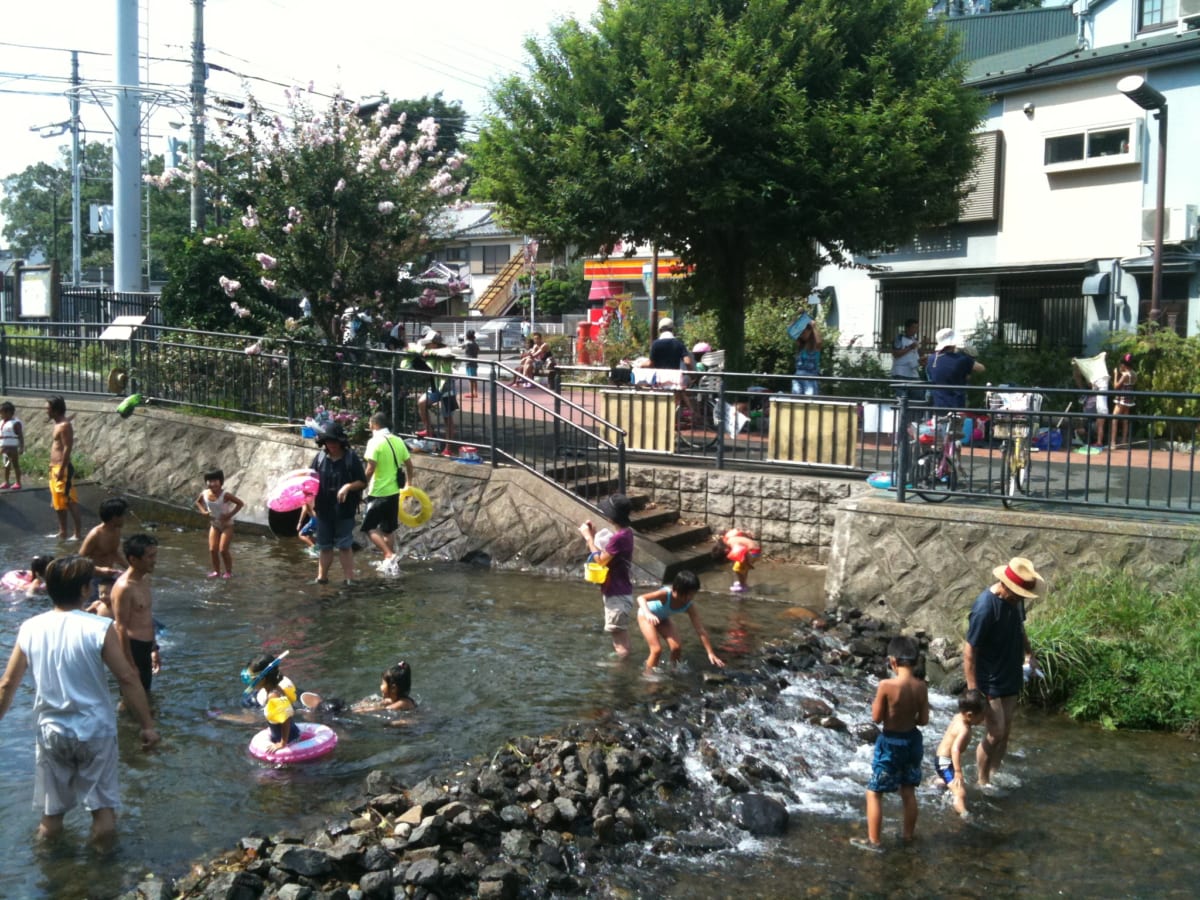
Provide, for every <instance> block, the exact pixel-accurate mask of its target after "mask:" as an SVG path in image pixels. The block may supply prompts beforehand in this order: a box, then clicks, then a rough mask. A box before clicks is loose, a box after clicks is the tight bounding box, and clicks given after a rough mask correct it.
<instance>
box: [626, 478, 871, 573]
mask: <svg viewBox="0 0 1200 900" xmlns="http://www.w3.org/2000/svg"><path fill="white" fill-rule="evenodd" d="M628 481H629V487H630V488H631V489H636V490H638V491H642V492H645V493H648V494H649V495H650V497H651V499H652V500H653V501H654V502H655V503H656V504H658V505H659V506H663V507H667V508H671V509H678V510H679V512H680V517H681V519H682V520H683V521H684V522H689V523H701V522H703V523H704V524H707V525H708V526H710V527H711V528H712V530H713V532H714V533H720V532H722V531H725V530H726V529H728V528H741V529H742V530H744V531H749V532H750V533H751V534H753V535H754V536H755V537H757V538H758V540H759V542H760V543H761V544H762V545H763V551H764V552H765V553H766V555H767V556H770V557H772V558H775V559H782V560H788V561H791V562H798V563H811V564H824V563H826V562H828V561H829V553H830V548H831V546H832V543H833V534H834V526H835V524H836V520H837V510H838V505H839V504H840V503H842V502H843V501H844V500H846V499H847V498H848V497H851V496H854V495H857V494H861V493H866V492H869V491H870V488H868V487H867V486H866V485H865V484H863V483H862V482H861V481H850V480H848V479H845V478H816V477H811V476H801V475H764V474H759V473H755V472H716V471H710V470H707V469H676V468H668V467H666V466H630V467H629V473H628Z"/></svg>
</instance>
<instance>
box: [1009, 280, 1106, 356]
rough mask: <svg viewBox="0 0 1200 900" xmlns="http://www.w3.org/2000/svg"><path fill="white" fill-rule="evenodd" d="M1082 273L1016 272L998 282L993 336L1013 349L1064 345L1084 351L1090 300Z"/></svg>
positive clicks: (1067, 347)
mask: <svg viewBox="0 0 1200 900" xmlns="http://www.w3.org/2000/svg"><path fill="white" fill-rule="evenodd" d="M1082 282H1083V278H1082V274H1081V273H1078V272H1072V273H1071V274H1068V275H1058V274H1054V275H1049V274H1048V275H1014V276H1007V277H1002V278H1000V279H999V280H998V281H997V283H996V299H997V301H998V302H997V309H996V313H997V321H996V323H995V328H996V331H995V333H994V334H993V339H994V340H995V341H996V342H997V343H999V344H1003V345H1004V346H1005V347H1008V348H1010V349H1014V350H1045V349H1049V348H1052V347H1062V348H1064V349H1068V350H1070V351H1071V352H1072V353H1078V352H1082V350H1083V337H1084V331H1085V330H1086V326H1087V301H1086V299H1085V298H1084V296H1083V293H1082V291H1081V290H1080V285H1081V284H1082Z"/></svg>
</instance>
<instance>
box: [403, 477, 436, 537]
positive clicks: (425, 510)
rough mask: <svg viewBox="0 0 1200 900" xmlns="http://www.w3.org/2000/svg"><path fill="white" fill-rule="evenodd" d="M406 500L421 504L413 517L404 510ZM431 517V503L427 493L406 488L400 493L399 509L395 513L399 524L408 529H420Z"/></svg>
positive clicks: (414, 488)
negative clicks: (419, 509)
mask: <svg viewBox="0 0 1200 900" xmlns="http://www.w3.org/2000/svg"><path fill="white" fill-rule="evenodd" d="M406 500H416V501H417V502H418V503H420V504H421V511H420V512H419V513H417V514H416V515H415V516H414V515H411V514H409V513H408V512H407V511H406V510H405V508H404V502H405V501H406ZM432 516H433V501H432V500H430V499H429V495H428V494H427V493H425V492H424V491H423V490H421V489H420V488H418V487H406V488H404V489H403V490H402V491H400V509H399V511H398V512H397V513H396V518H398V519H399V520H400V522H401V524H403V525H407V526H408V527H409V528H420V527H421V526H422V525H424V524H425V523H426V522H428V521H429V519H430V517H432Z"/></svg>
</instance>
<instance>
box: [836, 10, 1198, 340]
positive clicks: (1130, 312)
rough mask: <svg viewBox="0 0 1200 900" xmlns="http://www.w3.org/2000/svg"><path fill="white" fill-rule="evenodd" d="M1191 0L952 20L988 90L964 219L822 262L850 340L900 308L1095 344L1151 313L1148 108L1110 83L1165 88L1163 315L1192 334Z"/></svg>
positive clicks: (1153, 146)
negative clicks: (850, 261)
mask: <svg viewBox="0 0 1200 900" xmlns="http://www.w3.org/2000/svg"><path fill="white" fill-rule="evenodd" d="M1197 26H1200V0H1094V2H1089V0H1076V2H1075V3H1074V4H1073V5H1072V6H1070V7H1067V8H1061V9H1041V10H1029V11H1022V12H1011V13H992V14H988V15H977V16H968V17H964V18H961V19H954V20H951V21H950V23H949V27H951V28H953V29H956V30H959V31H961V32H962V33H963V36H964V52H965V53H967V55H968V57H969V58H970V59H971V60H972V61H971V63H970V69H969V75H968V79H967V83H968V84H970V85H972V86H974V87H976V88H978V89H979V90H980V91H982V92H984V93H985V94H986V95H988V96H989V97H990V98H991V104H990V106H989V108H988V111H987V114H986V117H985V121H984V123H983V125H982V127H981V129H980V134H979V141H980V144H981V147H982V149H983V154H982V157H981V161H980V165H979V167H978V171H977V178H976V179H975V183H974V185H973V188H972V191H971V194H970V196H969V197H968V199H967V201H966V202H965V203H964V206H963V213H962V215H961V217H960V219H959V220H958V221H957V222H955V223H953V224H951V225H948V226H946V227H944V228H941V229H937V230H935V231H930V232H925V233H922V234H920V235H918V236H917V237H915V238H914V239H913V240H912V241H911V242H909V243H908V244H906V245H904V246H902V247H898V248H894V249H891V250H890V251H886V252H880V253H879V254H878V255H871V256H869V257H860V258H858V259H856V262H858V263H861V264H864V265H868V266H871V267H873V268H874V269H875V271H872V272H867V271H865V270H862V269H853V270H837V269H826V270H825V271H823V272H822V273H821V275H820V280H819V282H818V283H819V284H820V285H821V286H833V287H835V288H836V290H837V296H838V325H839V327H840V329H841V331H842V334H843V336H844V337H845V338H846V339H847V340H849V339H850V338H851V337H853V336H855V335H858V336H860V339H872V338H873V339H874V341H875V342H876V343H877V345H878V346H879V347H880V349H881V350H882V349H886V348H890V346H891V341H892V338H893V336H894V335H895V334H896V333H897V332H898V331H899V330H900V329H901V328H902V326H903V322H904V320H905V319H908V318H916V319H918V320H919V321H920V323H921V334H923V335H924V336H926V337H929V338H932V336H933V335H934V334H935V333H936V331H937V330H938V329H939V328H943V327H946V326H950V325H952V326H954V327H956V328H957V329H959V330H960V332H961V333H965V334H970V333H971V332H973V331H974V330H975V329H976V328H977V327H978V326H979V325H980V324H981V323H984V322H987V323H990V326H991V327H992V329H993V334H994V335H995V336H996V337H997V338H999V339H1002V340H1004V341H1006V342H1007V343H1010V344H1012V345H1013V346H1021V347H1031V346H1032V347H1037V346H1047V345H1051V344H1063V345H1065V346H1068V347H1071V348H1073V349H1077V350H1079V351H1083V350H1093V349H1094V348H1095V347H1096V346H1097V345H1098V344H1099V343H1100V342H1101V341H1102V340H1103V338H1104V336H1105V335H1106V334H1107V333H1108V332H1109V331H1110V330H1113V329H1133V328H1135V327H1136V325H1137V323H1138V322H1143V321H1146V319H1147V316H1148V315H1149V312H1150V297H1151V274H1152V262H1153V246H1152V241H1153V223H1154V209H1155V206H1156V187H1157V169H1158V157H1159V121H1158V120H1157V119H1156V117H1155V116H1156V114H1155V113H1154V112H1152V111H1148V110H1146V109H1143V108H1142V107H1141V106H1139V105H1137V104H1136V103H1135V102H1134V101H1133V100H1131V99H1129V97H1127V96H1126V95H1125V94H1123V93H1121V92H1120V91H1118V89H1117V82H1118V81H1120V80H1121V79H1122V78H1124V77H1125V76H1129V75H1139V76H1142V77H1143V78H1144V79H1145V81H1146V83H1148V84H1149V85H1151V86H1153V88H1155V89H1156V90H1157V91H1158V92H1160V93H1161V95H1162V96H1163V97H1164V98H1165V99H1166V103H1167V109H1168V110H1169V134H1168V141H1167V148H1168V149H1167V153H1166V173H1167V174H1166V179H1165V182H1164V184H1165V202H1164V204H1163V205H1164V211H1165V218H1166V227H1165V229H1164V254H1163V267H1162V269H1163V279H1162V293H1161V300H1162V302H1161V309H1162V316H1161V320H1160V321H1162V323H1163V324H1165V325H1169V326H1171V327H1174V328H1176V330H1178V331H1179V333H1181V334H1197V333H1200V276H1198V274H1197V273H1198V270H1200V255H1198V253H1197V244H1196V239H1197V233H1196V232H1197V228H1196V212H1197V207H1198V206H1200V164H1198V163H1197V162H1196V160H1197V149H1196V147H1197V144H1198V141H1197V137H1198V136H1200V124H1198V123H1200V30H1197Z"/></svg>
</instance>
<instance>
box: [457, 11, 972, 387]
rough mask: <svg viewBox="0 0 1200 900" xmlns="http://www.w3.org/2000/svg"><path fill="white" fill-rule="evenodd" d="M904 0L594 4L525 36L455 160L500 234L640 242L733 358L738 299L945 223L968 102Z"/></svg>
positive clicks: (954, 197)
mask: <svg viewBox="0 0 1200 900" xmlns="http://www.w3.org/2000/svg"><path fill="white" fill-rule="evenodd" d="M926 10H927V4H925V3H922V2H919V0H914V2H908V0H858V2H854V3H847V2H845V0H793V2H788V0H736V2H735V0H602V2H601V5H600V9H599V11H598V12H597V13H596V14H595V16H594V17H593V19H592V20H591V23H590V25H583V24H581V23H579V22H578V21H576V20H573V19H567V20H565V21H563V22H561V23H559V24H557V25H556V26H554V27H553V28H552V30H551V31H550V34H549V36H548V37H547V38H546V39H544V40H542V41H540V42H539V41H537V40H535V39H531V40H530V41H528V42H527V43H526V50H527V52H528V53H529V55H530V62H529V65H528V71H527V73H526V74H525V75H523V76H521V75H518V76H514V77H512V78H510V79H509V80H507V81H506V82H504V83H502V84H501V86H500V87H499V88H497V89H496V90H495V92H494V94H493V97H492V101H493V105H494V112H493V113H492V114H491V115H490V116H489V118H488V120H487V122H486V124H485V127H484V128H483V130H482V131H481V134H480V137H479V140H478V143H477V146H476V147H475V148H474V149H473V151H472V165H473V166H474V171H475V173H476V176H477V177H478V179H479V181H478V184H477V185H476V189H477V191H478V193H479V194H480V195H481V196H485V197H488V198H490V199H494V200H496V201H497V202H498V204H499V205H500V208H501V210H502V213H503V215H504V216H505V218H506V219H507V220H508V222H509V223H510V224H511V225H513V226H514V227H515V228H516V229H517V230H520V231H524V232H527V233H534V234H540V235H543V236H544V237H545V238H547V239H548V240H550V241H552V242H554V243H555V244H558V245H568V244H575V245H578V246H580V247H582V248H584V249H585V250H590V251H593V252H602V251H603V250H604V249H606V248H610V247H612V246H613V245H614V244H615V243H616V242H617V241H619V240H625V241H631V242H634V243H653V244H656V245H658V246H660V247H662V248H664V249H665V250H669V251H672V252H676V253H678V254H680V255H681V256H682V257H683V259H684V261H685V262H686V263H688V264H692V265H694V266H695V270H694V274H693V275H692V276H691V280H692V281H693V284H692V285H691V287H692V289H693V290H692V291H691V292H690V293H691V294H692V295H693V296H696V297H698V298H700V299H699V302H700V303H701V305H702V306H704V307H707V308H711V309H714V310H715V311H716V312H717V316H718V325H719V328H720V335H719V336H720V339H721V341H722V342H723V345H724V346H725V347H726V348H727V349H728V352H729V364H730V367H731V368H735V367H737V366H738V365H739V364H740V362H741V352H742V345H743V333H744V317H745V310H746V305H747V301H748V298H750V297H751V296H754V295H755V293H760V294H767V293H775V294H776V295H777V296H787V295H788V294H789V293H790V294H791V295H792V296H796V295H804V294H807V293H808V289H807V286H808V283H809V279H810V278H811V276H812V274H813V273H814V272H815V271H816V270H817V269H818V267H819V266H821V265H822V264H824V263H826V262H833V263H836V264H847V263H848V262H849V261H850V258H851V256H852V255H853V254H856V253H861V252H864V251H870V250H876V249H878V248H881V247H885V246H888V245H892V244H895V243H897V242H901V241H904V240H906V239H908V238H911V237H912V236H913V235H914V234H915V233H916V232H917V231H918V230H919V229H921V228H924V227H928V226H933V225H940V224H943V223H945V222H948V221H951V220H953V219H954V218H955V217H956V215H957V213H958V207H959V201H960V198H961V196H962V189H961V185H962V183H963V180H964V178H965V177H966V176H967V175H968V174H969V172H970V171H971V168H972V165H973V163H974V160H975V145H974V141H973V136H972V132H973V131H974V130H975V128H976V126H977V125H978V123H979V121H980V117H981V114H982V111H983V102H984V101H983V100H982V99H981V98H980V97H979V96H978V95H977V94H976V93H975V92H973V91H971V90H968V89H966V88H964V87H963V86H962V84H961V76H962V69H961V66H960V65H959V64H958V63H956V62H955V47H954V45H953V43H951V41H950V40H948V39H947V37H946V35H945V33H944V31H943V29H942V28H941V26H940V25H938V24H936V23H931V22H929V21H928V20H927V18H926Z"/></svg>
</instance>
